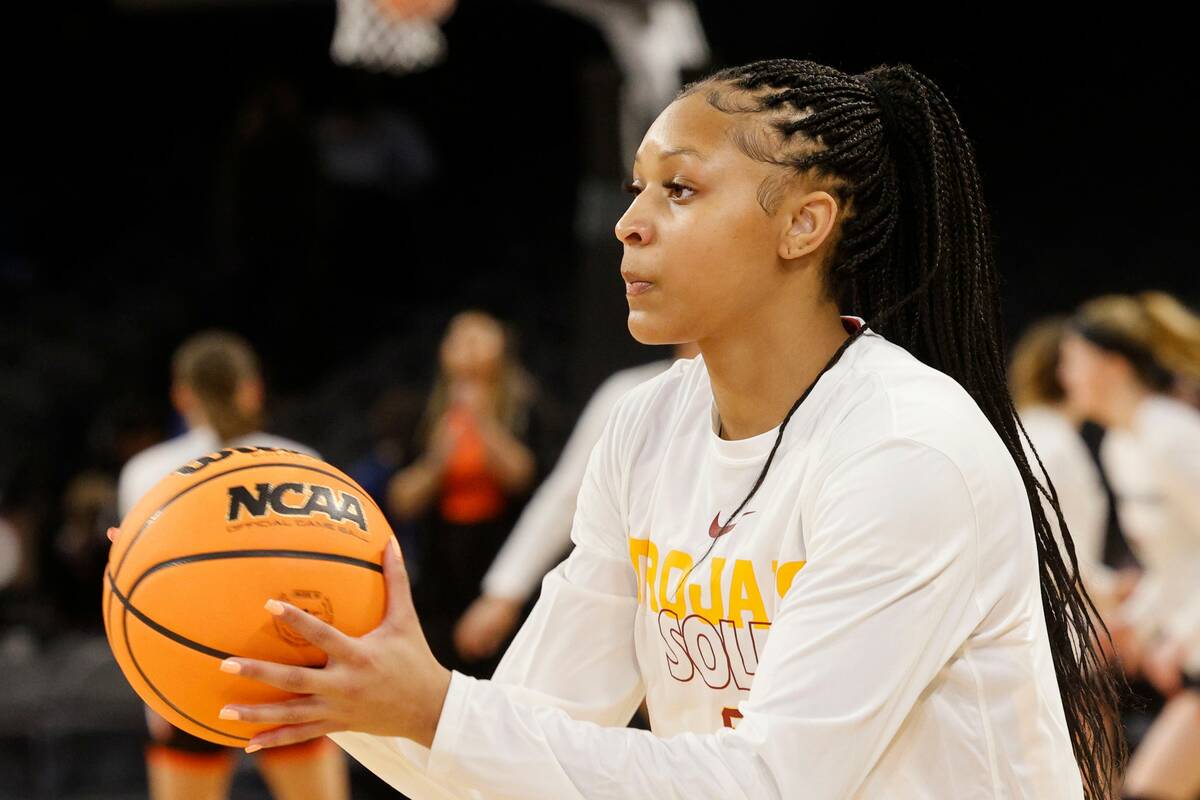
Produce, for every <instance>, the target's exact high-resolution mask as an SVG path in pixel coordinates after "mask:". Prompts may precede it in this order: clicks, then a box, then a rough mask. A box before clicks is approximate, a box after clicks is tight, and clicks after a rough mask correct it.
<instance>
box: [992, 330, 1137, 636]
mask: <svg viewBox="0 0 1200 800" xmlns="http://www.w3.org/2000/svg"><path fill="white" fill-rule="evenodd" d="M1066 320H1067V318H1066V317H1065V316H1057V317H1050V318H1047V319H1044V320H1041V321H1039V322H1036V323H1034V324H1033V325H1032V326H1030V328H1029V329H1028V330H1027V331H1026V332H1025V334H1024V335H1023V336H1022V337H1021V338H1020V340H1019V341H1018V342H1017V344H1016V346H1015V347H1014V348H1013V356H1012V362H1011V364H1010V366H1009V389H1010V391H1011V392H1012V396H1013V402H1014V404H1015V405H1016V407H1017V412H1018V414H1019V415H1020V418H1021V424H1022V425H1023V426H1024V428H1025V432H1026V433H1027V434H1028V435H1029V438H1030V439H1031V440H1032V442H1033V445H1034V447H1035V448H1036V449H1037V453H1038V455H1039V456H1040V457H1041V460H1042V465H1043V466H1044V467H1045V468H1046V472H1047V473H1048V474H1049V476H1050V480H1051V481H1052V482H1053V484H1054V487H1055V490H1056V491H1057V492H1058V498H1059V502H1060V504H1061V506H1062V512H1063V518H1064V519H1066V521H1067V529H1068V530H1069V531H1070V533H1071V538H1072V540H1073V541H1074V542H1075V555H1076V557H1077V558H1078V560H1079V569H1080V573H1081V575H1082V577H1083V582H1084V585H1085V586H1086V587H1087V590H1088V594H1090V595H1091V597H1092V600H1093V601H1094V602H1095V603H1096V605H1097V607H1098V609H1099V610H1100V612H1101V614H1104V615H1107V611H1108V610H1110V609H1111V608H1112V607H1113V605H1114V604H1115V601H1116V597H1117V595H1118V594H1119V589H1118V583H1119V581H1118V577H1117V575H1116V574H1115V573H1114V571H1113V570H1112V569H1110V568H1109V567H1108V566H1106V565H1105V564H1104V563H1103V557H1104V537H1105V533H1106V523H1107V519H1108V498H1107V497H1106V496H1105V492H1104V484H1103V482H1102V480H1101V477H1100V471H1099V470H1098V469H1097V468H1096V465H1095V463H1094V462H1093V460H1092V456H1091V454H1090V453H1089V452H1088V449H1087V444H1086V443H1085V442H1084V440H1083V437H1082V436H1080V433H1079V429H1080V426H1081V425H1082V424H1083V422H1084V416H1083V414H1081V413H1080V411H1079V409H1076V408H1074V407H1072V406H1071V405H1070V404H1069V403H1068V402H1067V396H1066V393H1065V392H1064V391H1063V387H1062V384H1061V383H1060V382H1059V379H1058V367H1059V345H1060V343H1061V341H1062V338H1063V333H1064V330H1065V328H1066ZM1028 457H1029V459H1030V463H1031V464H1036V461H1035V460H1034V458H1033V454H1032V452H1031V453H1029V454H1028ZM1042 504H1043V506H1045V508H1046V517H1047V519H1048V520H1049V521H1050V524H1051V526H1052V527H1053V528H1054V531H1055V534H1056V535H1057V536H1058V538H1059V542H1060V545H1061V542H1062V533H1061V531H1060V530H1059V524H1058V518H1057V516H1056V515H1055V513H1054V510H1053V508H1052V506H1051V505H1050V503H1049V502H1048V501H1046V500H1045V498H1043V502H1042ZM1064 558H1065V554H1064Z"/></svg>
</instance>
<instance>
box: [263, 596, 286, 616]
mask: <svg viewBox="0 0 1200 800" xmlns="http://www.w3.org/2000/svg"><path fill="white" fill-rule="evenodd" d="M263 607H264V608H266V609H267V611H269V612H271V613H272V614H274V615H275V616H277V617H278V616H279V615H280V614H282V613H283V603H281V602H279V601H278V600H268V601H267V602H266V603H265V604H264V606H263Z"/></svg>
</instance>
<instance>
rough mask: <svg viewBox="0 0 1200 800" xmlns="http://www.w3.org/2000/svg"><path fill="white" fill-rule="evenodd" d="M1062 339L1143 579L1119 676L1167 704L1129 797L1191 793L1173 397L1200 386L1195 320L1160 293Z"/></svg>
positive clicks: (1197, 501)
mask: <svg viewBox="0 0 1200 800" xmlns="http://www.w3.org/2000/svg"><path fill="white" fill-rule="evenodd" d="M1068 331H1069V333H1068V334H1067V335H1066V336H1065V337H1064V339H1063V342H1062V370H1061V372H1062V377H1063V384H1064V386H1065V388H1066V390H1067V394H1068V397H1069V398H1070V402H1071V404H1072V405H1073V406H1075V407H1077V408H1079V409H1081V410H1082V411H1083V412H1084V413H1085V414H1087V416H1089V417H1090V418H1092V419H1093V420H1095V421H1096V422H1098V423H1099V424H1101V425H1103V426H1104V427H1105V428H1106V433H1105V437H1104V441H1103V442H1102V443H1101V447H1100V459H1101V462H1102V463H1103V465H1104V470H1105V473H1106V474H1107V475H1108V479H1109V483H1110V484H1111V486H1112V489H1113V494H1114V495H1115V497H1116V501H1117V514H1118V517H1119V518H1120V521H1121V527H1122V529H1123V530H1124V531H1125V533H1126V534H1127V535H1128V537H1129V540H1130V545H1131V547H1132V549H1133V551H1134V553H1135V555H1136V556H1137V557H1138V561H1139V562H1140V563H1141V565H1142V567H1143V569H1144V572H1143V574H1142V577H1141V579H1140V580H1139V581H1138V583H1137V586H1136V588H1135V589H1134V590H1133V593H1132V594H1131V595H1130V596H1129V597H1128V598H1127V599H1126V600H1125V602H1124V603H1122V604H1121V606H1120V608H1118V609H1117V611H1116V613H1115V615H1114V617H1115V618H1114V620H1113V625H1112V626H1111V627H1112V629H1113V632H1114V635H1113V638H1114V640H1115V641H1116V642H1117V645H1118V648H1117V650H1118V654H1119V655H1120V656H1121V658H1122V660H1123V661H1124V662H1125V667H1126V670H1127V671H1130V672H1135V671H1137V670H1140V671H1141V672H1142V673H1144V674H1145V675H1146V677H1147V678H1149V679H1150V681H1151V682H1152V683H1154V684H1155V685H1156V686H1157V687H1158V689H1159V690H1160V691H1162V692H1163V693H1164V694H1165V695H1166V696H1167V697H1169V698H1170V700H1169V702H1168V703H1167V706H1166V707H1165V708H1164V709H1163V711H1162V713H1161V714H1160V715H1159V717H1158V718H1157V719H1156V720H1155V722H1154V724H1153V726H1152V727H1151V729H1150V731H1149V732H1148V733H1147V734H1146V736H1145V737H1144V738H1143V740H1142V742H1141V744H1140V745H1139V746H1138V749H1137V750H1136V751H1135V752H1134V756H1133V760H1132V761H1131V762H1130V765H1129V770H1128V773H1127V775H1126V778H1125V794H1124V795H1123V796H1124V797H1127V798H1146V799H1149V800H1172V798H1181V799H1182V798H1186V799H1187V800H1190V799H1191V798H1194V797H1196V795H1197V794H1200V761H1198V760H1197V758H1196V753H1197V750H1198V749H1200V412H1198V411H1197V410H1196V409H1195V408H1193V407H1192V406H1190V405H1189V404H1187V403H1186V402H1184V401H1182V400H1179V399H1177V398H1175V397H1173V396H1172V392H1173V391H1174V390H1175V387H1176V386H1177V385H1178V384H1179V383H1180V382H1181V379H1182V382H1183V383H1184V384H1187V383H1188V382H1190V381H1195V380H1196V379H1197V378H1200V317H1198V316H1197V315H1196V314H1195V313H1193V312H1192V311H1190V310H1188V309H1187V308H1186V307H1185V306H1183V305H1182V304H1181V303H1179V302H1178V301H1177V300H1175V299H1174V298H1172V297H1171V296H1170V295H1167V294H1164V293H1162V292H1143V293H1142V294H1140V295H1138V296H1135V297H1134V296H1126V295H1108V296H1105V297H1099V298H1096V299H1094V300H1091V301H1089V302H1087V303H1085V304H1084V305H1083V306H1082V307H1081V308H1080V309H1079V311H1078V312H1077V313H1076V314H1075V315H1074V317H1072V319H1071V322H1070V324H1069V326H1068Z"/></svg>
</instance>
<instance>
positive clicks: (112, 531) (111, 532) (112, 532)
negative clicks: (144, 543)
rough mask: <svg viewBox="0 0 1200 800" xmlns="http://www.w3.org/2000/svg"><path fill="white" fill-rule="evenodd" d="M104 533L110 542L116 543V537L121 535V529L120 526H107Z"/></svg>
mask: <svg viewBox="0 0 1200 800" xmlns="http://www.w3.org/2000/svg"><path fill="white" fill-rule="evenodd" d="M105 533H106V534H107V536H108V540H109V541H110V542H112V543H113V544H116V543H117V537H118V536H120V535H121V529H120V528H109V529H108V530H107V531H106V532H105Z"/></svg>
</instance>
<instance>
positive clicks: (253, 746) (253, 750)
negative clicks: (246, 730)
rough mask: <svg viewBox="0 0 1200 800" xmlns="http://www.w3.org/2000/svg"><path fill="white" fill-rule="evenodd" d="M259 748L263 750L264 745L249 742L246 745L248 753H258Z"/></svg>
mask: <svg viewBox="0 0 1200 800" xmlns="http://www.w3.org/2000/svg"><path fill="white" fill-rule="evenodd" d="M259 750H262V745H261V744H248V745H246V752H247V753H257V752H258V751H259Z"/></svg>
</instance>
